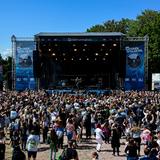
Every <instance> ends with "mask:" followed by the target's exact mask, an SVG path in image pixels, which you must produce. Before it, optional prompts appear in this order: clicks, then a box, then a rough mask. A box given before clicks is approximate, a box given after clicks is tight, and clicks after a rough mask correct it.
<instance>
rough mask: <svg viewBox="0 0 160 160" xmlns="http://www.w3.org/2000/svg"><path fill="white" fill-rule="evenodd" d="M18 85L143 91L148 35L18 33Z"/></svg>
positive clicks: (15, 73)
mask: <svg viewBox="0 0 160 160" xmlns="http://www.w3.org/2000/svg"><path fill="white" fill-rule="evenodd" d="M12 44H13V47H12V51H13V52H12V53H13V66H12V74H13V75H12V77H13V87H12V88H13V89H16V90H25V89H46V90H59V91H64V90H66V89H67V90H68V89H69V90H85V91H87V90H88V91H93V90H95V91H98V90H99V91H100V90H101V91H102V90H111V89H121V88H124V89H125V90H143V89H145V87H146V81H147V79H148V62H147V61H148V58H147V47H148V46H147V45H146V44H147V40H146V38H145V37H137V38H135V37H134V38H132V37H126V36H125V35H124V34H123V33H119V32H102V33H101V32H97V33H94V32H89V33H43V32H42V33H39V34H37V35H35V37H34V40H27V39H22V38H16V37H15V36H12Z"/></svg>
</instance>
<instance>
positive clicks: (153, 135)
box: [0, 90, 160, 160]
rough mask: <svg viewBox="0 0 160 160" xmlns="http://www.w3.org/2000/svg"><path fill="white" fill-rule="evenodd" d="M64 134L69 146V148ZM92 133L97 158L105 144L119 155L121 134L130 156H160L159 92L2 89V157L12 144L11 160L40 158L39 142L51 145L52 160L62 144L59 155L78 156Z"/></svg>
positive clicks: (135, 159)
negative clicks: (83, 139) (82, 144)
mask: <svg viewBox="0 0 160 160" xmlns="http://www.w3.org/2000/svg"><path fill="white" fill-rule="evenodd" d="M7 134H9V136H7ZM65 136H66V139H67V144H68V147H64V137H65ZM93 137H94V138H95V139H96V142H97V146H96V152H93V153H92V154H91V159H93V160H98V159H99V158H98V157H99V155H100V154H101V148H102V145H103V143H108V144H111V148H112V151H113V156H119V155H120V148H121V142H120V141H121V138H125V139H126V147H125V150H124V153H125V154H126V158H127V160H158V159H160V93H158V92H152V91H139V92H138V91H128V92H124V91H120V90H119V91H112V92H111V93H110V94H109V95H96V94H78V93H77V94H58V93H57V94H56V93H53V94H49V93H48V92H46V91H45V90H40V91H23V92H16V91H1V92H0V160H4V159H5V148H6V145H8V144H9V145H11V147H12V150H13V151H12V160H19V159H21V160H25V159H28V160H30V159H31V158H33V160H36V157H37V151H38V145H39V143H40V141H41V142H42V143H45V144H48V145H49V146H50V160H55V159H56V157H57V155H56V153H57V151H58V149H59V148H60V149H63V152H62V154H61V156H59V157H58V158H59V159H62V158H63V157H66V159H75V160H78V159H80V158H79V156H78V152H77V150H76V147H77V146H78V145H79V144H80V143H81V140H82V138H85V139H87V140H89V139H91V138H93ZM7 138H9V140H7V141H6V139H7ZM7 142H8V143H7ZM142 145H144V155H140V153H141V148H142V147H141V146H142ZM25 151H27V158H26V155H25V154H24V152H25ZM106 154H107V153H106ZM20 157H21V158H20Z"/></svg>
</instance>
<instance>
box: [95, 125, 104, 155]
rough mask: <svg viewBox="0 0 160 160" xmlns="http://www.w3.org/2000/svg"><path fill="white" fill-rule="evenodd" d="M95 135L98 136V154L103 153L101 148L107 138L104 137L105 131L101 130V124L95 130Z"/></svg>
mask: <svg viewBox="0 0 160 160" xmlns="http://www.w3.org/2000/svg"><path fill="white" fill-rule="evenodd" d="M95 134H96V141H97V147H96V149H97V152H100V151H101V146H102V143H103V139H104V138H105V136H104V135H103V131H102V129H101V124H100V123H98V124H97V126H96V129H95Z"/></svg>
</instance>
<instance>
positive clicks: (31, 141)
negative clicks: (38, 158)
mask: <svg viewBox="0 0 160 160" xmlns="http://www.w3.org/2000/svg"><path fill="white" fill-rule="evenodd" d="M38 144H39V136H38V135H33V134H31V135H29V137H28V139H27V150H28V151H33V152H37V150H38Z"/></svg>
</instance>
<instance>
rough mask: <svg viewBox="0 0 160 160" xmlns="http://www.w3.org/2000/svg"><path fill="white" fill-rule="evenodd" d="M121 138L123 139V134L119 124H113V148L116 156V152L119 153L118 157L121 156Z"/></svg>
mask: <svg viewBox="0 0 160 160" xmlns="http://www.w3.org/2000/svg"><path fill="white" fill-rule="evenodd" d="M120 137H121V133H120V131H119V129H118V126H117V124H113V125H112V128H111V147H112V148H113V155H114V156H115V152H117V155H118V156H119V147H120Z"/></svg>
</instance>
